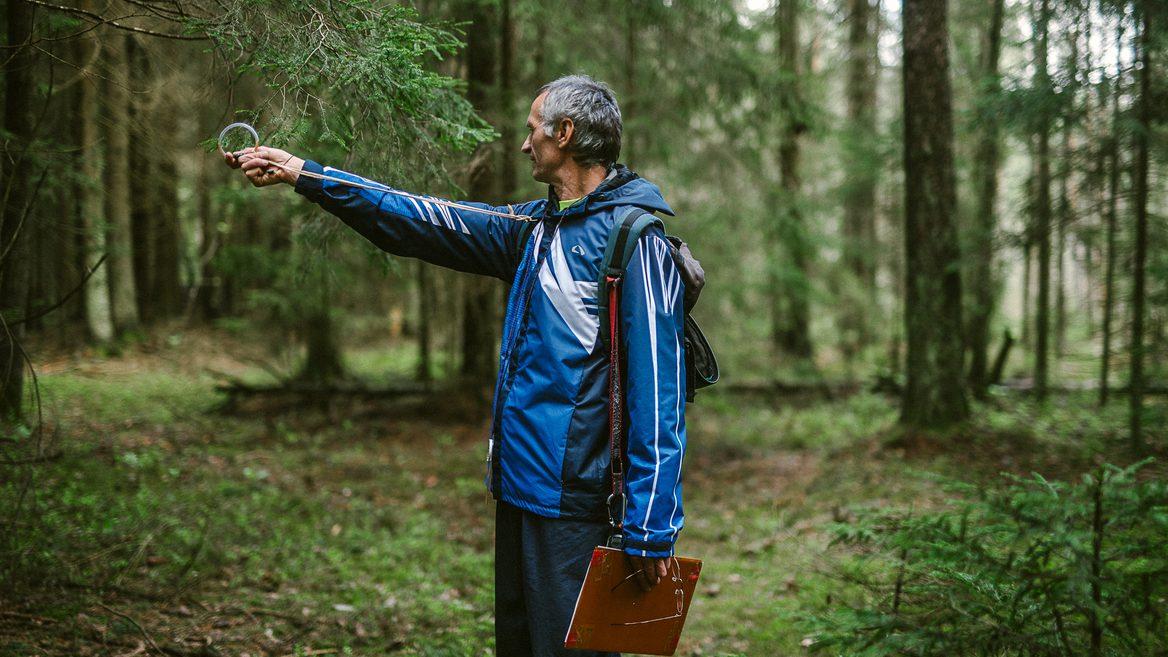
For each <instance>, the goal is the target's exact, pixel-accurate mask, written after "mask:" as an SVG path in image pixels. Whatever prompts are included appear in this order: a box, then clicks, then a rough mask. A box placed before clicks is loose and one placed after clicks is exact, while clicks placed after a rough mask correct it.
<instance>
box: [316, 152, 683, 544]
mask: <svg viewBox="0 0 1168 657" xmlns="http://www.w3.org/2000/svg"><path fill="white" fill-rule="evenodd" d="M304 168H305V170H307V171H310V172H316V173H325V174H327V175H329V176H333V177H336V178H341V179H347V180H352V181H356V182H361V183H364V184H370V185H375V186H380V183H374V182H373V181H369V180H366V179H364V178H361V177H360V176H356V175H353V174H351V173H346V172H344V171H339V170H337V169H333V168H329V167H321V165H319V164H317V163H316V162H311V161H309V162H306V163H305V166H304ZM296 191H297V192H299V193H300V194H303V195H304V196H306V197H307V198H309V199H311V200H312V201H314V202H316V203H317V204H319V205H320V206H321V207H322V208H324V209H325V210H327V211H329V212H331V213H332V214H334V215H336V216H337V217H339V218H340V219H341V220H342V221H344V222H345V223H346V224H348V225H349V226H350V227H352V228H353V229H354V230H356V231H357V232H358V233H360V234H361V235H363V236H364V237H365V238H367V239H368V240H369V241H371V242H373V243H374V244H375V245H377V246H378V247H379V248H381V249H382V250H384V251H387V252H389V253H392V254H395V255H400V256H409V257H415V258H421V259H423V260H425V261H427V262H431V263H434V264H437V265H441V266H444V267H449V268H451V269H455V270H458V271H465V272H470V273H475V274H483V275H487V276H494V277H495V278H499V279H502V280H503V281H506V282H508V283H510V285H511V292H510V296H509V298H508V301H507V313H506V317H505V320H504V328H503V338H502V342H501V348H500V357H499V377H498V382H497V384H496V387H495V399H494V420H493V423H492V427H491V436H490V441H489V445H490V446H489V450H488V452H489V456H488V474H487V484H488V486H489V487H490V490H491V492H492V493H493V494H494V496H495V497H496V499H500V500H502V501H504V502H507V503H508V504H512V505H514V506H516V507H519V508H521V509H524V510H527V511H530V512H532V513H535V514H538V515H540V516H545V517H549V518H573V519H607V508H606V504H605V502H606V499H607V497H608V495H609V493H610V492H611V479H610V474H609V467H610V456H609V436H608V433H609V432H608V412H609V411H608V387H607V383H608V371H609V366H608V354H607V353H606V352H605V350H604V348H603V346H602V343H601V340H600V330H601V327H600V326H599V319H598V314H597V279H598V272H599V269H600V267H601V265H602V260H603V257H604V249H605V245H606V243H607V240H608V236H609V233H610V231H611V230H612V227H613V224H614V223H615V222H616V221H619V219H620V217H621V215H622V214H623V212H624V211H625V210H626V209H627V208H629V207H630V206H638V207H641V208H643V209H645V210H647V211H650V212H661V213H666V214H670V215H671V214H673V212H672V210H671V209H670V208H669V206H668V205H667V204H666V203H665V200H664V199H663V198H662V197H661V192H660V190H658V188H657V186H656V185H653V184H652V183H650V182H648V181H646V180H644V179H643V178H640V177H638V176H637V175H636V174H635V173H633V172H631V171H630V170H628V169H627V168H625V167H623V166H620V165H617V166H616V167H614V168H613V169H612V170H611V171H610V173H609V175H608V177H607V179H606V180H605V181H604V183H602V184H601V185H600V186H599V187H598V188H597V189H596V190H595V191H593V192H592V193H591V194H589V195H587V196H586V197H584V198H583V199H582V200H580V201H578V202H576V203H575V204H573V205H572V206H571V207H569V208H567V209H564V210H559V209H558V208H559V204H558V201H557V200H556V199H555V198H554V193H552V194H549V198H548V199H546V200H538V201H531V202H528V203H523V204H519V205H514V206H511V205H509V206H503V207H493V206H488V205H484V204H477V203H467V204H465V205H468V206H472V207H479V208H488V209H492V210H496V211H500V212H507V213H511V214H518V215H526V216H530V217H533V218H535V219H536V220H537V223H535V225H534V229H533V230H532V231H531V232H530V237H529V238H528V239H527V240H526V243H524V244H520V243H519V241H520V239H521V233H522V230H521V229H522V226H523V225H524V222H521V221H517V220H514V219H510V218H506V217H497V216H491V215H487V214H479V213H476V212H473V211H470V210H463V209H453V208H450V207H446V206H442V205H438V204H436V203H430V202H428V201H427V200H426V198H430V197H418V198H410V197H403V196H398V195H394V194H389V193H385V192H378V191H371V190H367V189H361V188H355V187H350V186H347V185H342V184H340V183H336V182H331V181H322V180H318V179H314V178H310V177H309V176H300V178H299V181H298V182H297V183H296ZM682 296H683V286H682V281H681V276H680V274H679V272H678V271H677V268H676V267H675V265H674V263H673V259H672V257H671V256H670V253H669V247H668V244H667V242H666V241H665V237H664V235H663V234H662V233H661V231H660V229H657V228H652V229H650V230H649V231H646V233H645V234H644V235H643V236H642V237H641V239H640V240H639V242H638V244H637V247H636V249H635V250H634V252H633V256H632V259H631V260H630V262H629V266H628V270H627V272H626V274H625V279H624V282H623V283H622V291H621V303H620V306H621V307H620V321H621V333H622V334H623V336H624V338H623V339H624V345H623V352H624V354H625V357H626V359H627V360H626V364H625V366H624V368H625V376H626V382H625V395H626V402H625V405H626V412H627V414H628V418H627V421H626V427H627V433H628V436H627V439H626V449H627V458H626V464H625V467H626V472H625V482H626V492H627V495H628V507H627V510H626V512H625V517H624V538H625V550H626V551H627V552H629V553H631V554H637V555H642V556H654V557H664V556H669V555H671V554H672V553H673V545H674V542H675V540H676V539H677V534H678V532H679V531H680V530H681V528H682V524H683V521H684V516H683V513H682V505H681V466H682V457H683V454H684V452H685V412H684V411H685V395H684V386H685V359H684V354H683V352H682V343H681V340H682V330H683V321H684V310H683V308H682ZM605 330H607V327H605Z"/></svg>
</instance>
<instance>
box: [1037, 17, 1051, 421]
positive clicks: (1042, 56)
mask: <svg viewBox="0 0 1168 657" xmlns="http://www.w3.org/2000/svg"><path fill="white" fill-rule="evenodd" d="M1049 27H1050V3H1049V0H1042V5H1041V8H1040V9H1039V17H1038V34H1039V37H1038V43H1037V45H1036V48H1037V49H1038V52H1037V57H1036V59H1037V64H1036V67H1037V68H1036V71H1035V76H1036V80H1035V86H1036V87H1037V88H1038V89H1040V90H1043V92H1044V93H1045V92H1046V91H1049V90H1050V76H1049V71H1048V70H1047V49H1048V46H1049V41H1050V34H1049ZM1037 136H1038V149H1037V153H1036V154H1035V155H1036V157H1037V164H1038V179H1037V180H1036V181H1035V195H1034V211H1035V230H1034V238H1035V241H1036V242H1037V243H1038V307H1037V308H1036V309H1035V312H1036V314H1035V319H1034V394H1035V396H1036V397H1037V398H1038V400H1039V401H1042V400H1045V399H1046V387H1047V374H1048V370H1049V365H1048V362H1047V358H1048V356H1049V354H1050V344H1049V341H1050V279H1051V276H1050V255H1051V254H1050V252H1051V239H1050V238H1051V214H1052V213H1051V201H1050V118H1049V112H1047V111H1046V110H1042V116H1041V119H1040V122H1039V128H1038V135H1037Z"/></svg>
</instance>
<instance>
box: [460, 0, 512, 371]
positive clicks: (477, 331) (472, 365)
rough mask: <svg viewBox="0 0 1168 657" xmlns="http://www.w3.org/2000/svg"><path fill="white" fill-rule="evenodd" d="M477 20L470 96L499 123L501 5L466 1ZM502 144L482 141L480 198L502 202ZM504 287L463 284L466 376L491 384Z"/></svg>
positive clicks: (473, 191)
mask: <svg viewBox="0 0 1168 657" xmlns="http://www.w3.org/2000/svg"><path fill="white" fill-rule="evenodd" d="M466 12H467V14H468V15H469V17H470V20H471V27H470V29H469V30H468V31H467V44H466V61H467V98H468V99H469V100H470V101H471V102H472V103H473V104H474V106H475V108H476V109H477V110H478V111H479V113H480V114H482V115H484V116H486V117H487V118H488V120H490V121H492V122H493V123H494V124H495V125H499V124H500V123H502V122H503V121H504V120H505V119H502V117H500V116H499V114H500V112H499V108H498V104H499V103H498V93H499V89H498V84H497V82H498V76H497V68H498V67H497V64H498V54H499V51H500V47H499V40H498V39H497V33H498V31H499V26H498V22H499V21H498V16H497V12H496V7H495V5H493V4H490V3H484V2H478V1H477V0H471V2H470V3H469V5H468V6H467V7H466ZM500 150H501V149H500V144H488V145H484V146H481V147H480V151H479V152H478V153H477V154H476V157H475V158H474V164H472V167H471V169H472V170H471V172H470V176H471V179H470V185H469V189H468V191H469V192H470V195H471V197H472V198H474V199H475V200H482V201H487V202H490V203H499V202H500V201H501V199H500V194H499V187H500V185H499V175H498V172H499V160H500V158H501V157H502V156H503V154H501V153H500ZM501 301H502V292H501V291H500V288H499V284H498V282H497V281H495V280H494V279H490V278H485V277H472V278H470V279H469V280H467V281H466V282H465V286H464V287H463V302H462V376H463V378H464V379H465V380H466V381H467V383H468V384H470V385H472V386H478V387H481V388H482V389H484V390H490V388H491V382H492V381H494V378H495V368H496V366H497V365H498V349H497V345H498V339H499V338H498V335H497V331H498V328H499V323H500V322H499V311H500V308H501V306H502V303H501Z"/></svg>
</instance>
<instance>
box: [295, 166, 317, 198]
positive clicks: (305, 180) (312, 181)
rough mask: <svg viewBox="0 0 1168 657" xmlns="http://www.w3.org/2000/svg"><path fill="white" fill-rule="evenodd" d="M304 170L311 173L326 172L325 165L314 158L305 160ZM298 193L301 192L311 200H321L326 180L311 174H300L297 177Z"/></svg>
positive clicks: (296, 188)
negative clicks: (313, 159) (314, 160)
mask: <svg viewBox="0 0 1168 657" xmlns="http://www.w3.org/2000/svg"><path fill="white" fill-rule="evenodd" d="M303 170H304V171H308V172H309V173H324V167H322V166H321V165H320V164H318V163H316V162H313V161H312V160H305V161H304V167H303ZM294 189H295V190H296V193H297V194H301V195H303V196H304V197H306V198H307V199H308V200H310V201H320V200H321V198H322V197H323V196H324V181H323V180H321V179H320V178H313V177H311V176H300V177H299V178H297V179H296V187H295V188H294Z"/></svg>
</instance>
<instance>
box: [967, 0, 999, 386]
mask: <svg viewBox="0 0 1168 657" xmlns="http://www.w3.org/2000/svg"><path fill="white" fill-rule="evenodd" d="M1005 4H1006V3H1005V0H994V4H993V11H992V14H991V16H990V24H989V28H988V29H987V30H986V32H985V40H984V41H983V44H982V52H981V70H980V75H981V86H980V89H981V97H982V98H983V99H990V98H993V97H995V96H997V94H998V93H999V91H1000V90H1001V80H1000V77H999V73H998V61H999V60H1000V58H1001V54H1002V23H1003V17H1004V14H1005ZM979 118H980V124H981V132H980V134H979V135H978V144H977V151H976V153H975V155H974V174H973V184H974V186H975V189H976V192H977V214H976V216H975V218H974V223H973V226H972V230H970V233H971V235H970V237H971V239H970V241H971V242H972V245H971V247H972V248H971V249H970V253H971V255H972V257H971V258H970V267H969V272H970V278H971V280H970V287H971V288H972V289H971V292H972V295H971V298H970V308H969V315H970V317H969V324H968V328H967V333H966V345H967V348H968V349H969V383H970V385H971V386H972V388H973V392H974V394H975V395H977V396H979V397H980V396H982V395H984V394H985V390H986V387H987V386H988V384H989V372H987V369H986V368H987V365H988V362H987V359H988V356H989V348H990V324H991V322H992V320H993V315H994V309H995V307H996V306H997V296H998V295H997V283H996V282H995V280H994V233H995V232H996V231H997V225H998V220H997V212H996V208H995V206H996V205H997V200H998V163H999V160H1000V159H1001V158H1000V150H1001V149H1000V137H999V127H998V120H997V114H996V112H992V111H986V112H982V113H981V115H980V117H979Z"/></svg>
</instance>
